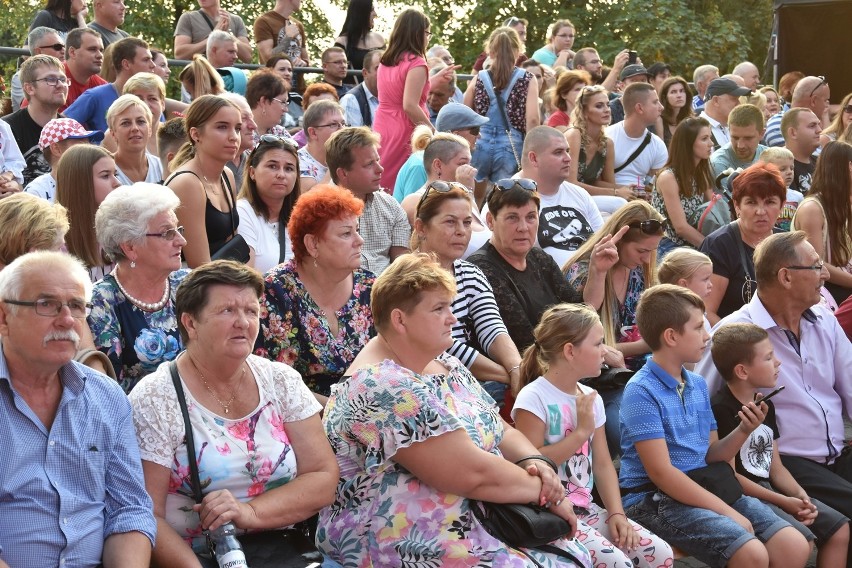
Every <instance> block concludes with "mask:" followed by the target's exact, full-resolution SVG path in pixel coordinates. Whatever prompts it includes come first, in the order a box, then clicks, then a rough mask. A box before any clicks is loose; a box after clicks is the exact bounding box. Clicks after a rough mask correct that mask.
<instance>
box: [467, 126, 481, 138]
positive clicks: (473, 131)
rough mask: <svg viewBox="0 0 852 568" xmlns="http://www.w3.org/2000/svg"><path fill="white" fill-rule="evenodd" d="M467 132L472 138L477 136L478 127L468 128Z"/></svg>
mask: <svg viewBox="0 0 852 568" xmlns="http://www.w3.org/2000/svg"><path fill="white" fill-rule="evenodd" d="M467 131H468V132H470V133H471V134H472V135H474V136H479V127H478V126H471V127H470V128H468V129H467Z"/></svg>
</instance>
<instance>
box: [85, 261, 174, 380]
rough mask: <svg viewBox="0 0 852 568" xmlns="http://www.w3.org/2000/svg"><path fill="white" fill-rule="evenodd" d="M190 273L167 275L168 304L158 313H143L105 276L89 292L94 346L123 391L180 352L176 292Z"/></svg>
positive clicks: (111, 277) (110, 278) (108, 276)
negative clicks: (110, 366) (105, 356)
mask: <svg viewBox="0 0 852 568" xmlns="http://www.w3.org/2000/svg"><path fill="white" fill-rule="evenodd" d="M187 274H189V270H184V269H182V270H176V271H174V272H172V273H171V274H170V275H169V287H170V290H169V301H168V302H166V305H165V306H163V308H162V309H161V310H158V311H156V312H146V311H145V310H142V309H140V308H138V307H137V306H136V305H135V304H133V303H132V302H131V301H130V300H128V299H127V297H126V296H125V295H124V293H122V291H121V290H120V289H119V288H118V284H116V282H115V277H114V276H113V275H112V274H107V275H106V276H104V277H103V279H102V280H98V281H97V282H96V283H95V285H94V289H93V291H92V313H91V314H89V317H88V323H89V327H90V328H91V329H92V335H93V336H94V339H95V347H97V348H98V350H100V351H103V352H104V353H106V355H107V356H108V357H109V359H110V361H112V366H113V368H114V369H115V376H117V377H118V382H119V384H120V385H121V388H123V389H124V392H127V393H129V392H130V391H131V390H132V389H133V387H135V386H136V383H138V382H139V380H140V379H141V378H142V377H144V376H145V375H147V374H149V373H153V372H154V370H155V369H156V368H157V367H158V366H159V365H160V363H162V362H163V361H171V360H172V359H174V358H175V357H177V355H178V353H180V352H181V351H182V350H183V342H182V341H181V339H180V333H178V327H177V317H176V316H175V293H176V292H177V287H178V284H180V283H181V281H182V280H183V279H184V277H185V276H186V275H187Z"/></svg>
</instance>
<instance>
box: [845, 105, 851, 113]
mask: <svg viewBox="0 0 852 568" xmlns="http://www.w3.org/2000/svg"><path fill="white" fill-rule="evenodd" d="M843 112H845V113H846V114H852V105H846V106H845V107H843Z"/></svg>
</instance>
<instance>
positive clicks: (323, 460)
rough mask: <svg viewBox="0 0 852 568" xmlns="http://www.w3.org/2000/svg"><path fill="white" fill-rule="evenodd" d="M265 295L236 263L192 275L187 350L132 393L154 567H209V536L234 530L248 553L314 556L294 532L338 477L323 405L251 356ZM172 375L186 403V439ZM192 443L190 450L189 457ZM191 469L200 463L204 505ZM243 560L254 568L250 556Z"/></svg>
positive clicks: (182, 299) (285, 372) (295, 378)
mask: <svg viewBox="0 0 852 568" xmlns="http://www.w3.org/2000/svg"><path fill="white" fill-rule="evenodd" d="M262 292H263V279H262V277H261V276H260V274H258V273H257V272H256V271H255V270H254V269H251V268H248V267H246V266H245V265H244V264H240V263H237V262H233V261H228V260H218V261H214V262H210V263H207V264H204V265H202V266H201V267H199V268H197V269H195V270H193V271H192V272H190V273H189V274H188V275H187V276H186V278H185V279H184V281H183V283H182V284H181V286H180V289H179V290H178V293H177V296H176V298H175V304H176V311H177V318H178V322H179V326H180V334H181V337H182V338H183V341H184V344H185V345H186V351H184V352H183V353H182V354H181V356H180V357H179V358H178V359H177V360H176V361H175V363H163V364H162V365H160V367H159V368H158V369H157V370H156V371H155V372H154V373H152V374H150V375H148V376H147V377H145V378H144V379H143V380H142V381H141V382H140V383H139V385H138V386H137V387H136V389H134V390H133V392H131V393H130V403H131V405H132V406H133V422H134V426H135V427H136V436H137V440H138V442H139V449H140V455H141V457H142V469H143V472H144V474H145V488H146V489H147V491H148V493H149V494H150V495H151V499H152V500H153V502H154V515H155V516H156V518H157V544H156V546H155V548H154V552H153V561H154V562H155V563H156V564H157V565H159V566H198V565H199V564H198V557H200V558H201V561H202V565H203V566H209V565H210V559H209V558H207V557H206V554H205V550H206V543H205V538H204V534H203V532H202V531H203V530H208V529H210V530H212V529H216V528H217V527H219V526H221V525H223V524H225V523H233V524H234V526H235V527H236V529H237V535H238V536H239V537H240V538H241V539H242V540H243V544H244V545H246V544H247V543H250V542H251V540H253V539H252V538H251V537H244V535H246V534H247V533H258V532H264V531H277V532H281V533H284V534H282V535H280V536H281V537H282V538H281V539H277V538H276V539H273V538H270V539H269V540H268V541H266V540H265V541H264V542H266V545H265V546H275V544H276V543H284V542H285V541H290V542H297V541H298V542H300V543H301V544H305V545H306V546H307V547H311V543H310V542H305V540H306V539H304V533H302V532H301V531H300V530H294V529H292V528H291V527H293V525H294V524H296V523H300V522H302V521H305V520H306V519H309V518H310V517H311V516H313V515H315V514H316V513H317V512H318V511H319V510H320V509H321V508H322V507H325V506H326V505H328V504H329V503H331V500H332V498H333V496H334V485H335V482H336V481H337V477H338V469H337V464H336V463H335V460H334V455H333V454H332V453H331V448H330V447H329V444H328V441H327V440H326V438H325V436H324V435H323V431H322V425H321V423H320V417H319V412H320V410H321V407H320V405H319V404H318V403H317V401H316V400H315V399H314V397H313V396H311V393H310V391H308V389H307V388H306V387H305V385H304V384H303V383H302V381H301V379H300V378H299V375H298V373H296V372H295V371H293V369H292V368H290V367H288V366H286V365H282V364H281V363H275V362H272V361H267V360H265V359H263V358H260V357H256V356H254V355H252V354H251V351H252V348H253V346H254V340H255V337H256V336H257V332H258V327H259V319H258V313H259V312H260V302H259V297H260V295H261V293H262ZM172 365H174V366H175V367H176V369H175V371H176V372H177V374H178V377H179V385H180V387H181V388H182V390H183V392H184V395H185V397H186V406H187V414H188V420H189V423H190V429H191V431H190V432H187V430H186V426H185V422H184V420H183V419H182V416H181V408H180V403H179V402H178V399H177V395H176V391H175V387H174V384H173V382H172V378H171V373H172V370H171V368H170V367H171V366H172ZM186 435H190V436H192V439H193V441H194V446H195V455H193V456H192V457H191V458H190V457H189V456H188V455H187V447H186V443H185V436H186ZM189 459H193V460H195V461H196V463H197V464H198V477H199V482H200V485H201V493H202V494H203V499H202V500H201V503H200V504H198V505H196V504H195V500H194V498H193V490H192V482H191V475H190V470H189ZM267 536H270V535H267ZM282 546H284V544H282ZM300 552H301V551H300ZM314 554H315V555H316V552H314ZM316 556H318V555H316ZM248 561H249V565H250V566H253V565H254V564H252V557H251V556H249V558H248ZM213 565H216V564H215V562H214V563H213ZM282 565H283V562H282ZM305 565H307V563H305Z"/></svg>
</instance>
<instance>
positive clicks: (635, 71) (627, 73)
mask: <svg viewBox="0 0 852 568" xmlns="http://www.w3.org/2000/svg"><path fill="white" fill-rule="evenodd" d="M636 75H645V76H646V77H648V78H650V75H648V70H647V69H645V67H644V66H643V65H639V64H638V63H634V64H633V65H628V66H627V67H625V68H624V69H622V70H621V74H620V75H619V76H618V80H619V81H624V80H625V79H629V78H630V77H635V76H636Z"/></svg>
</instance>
